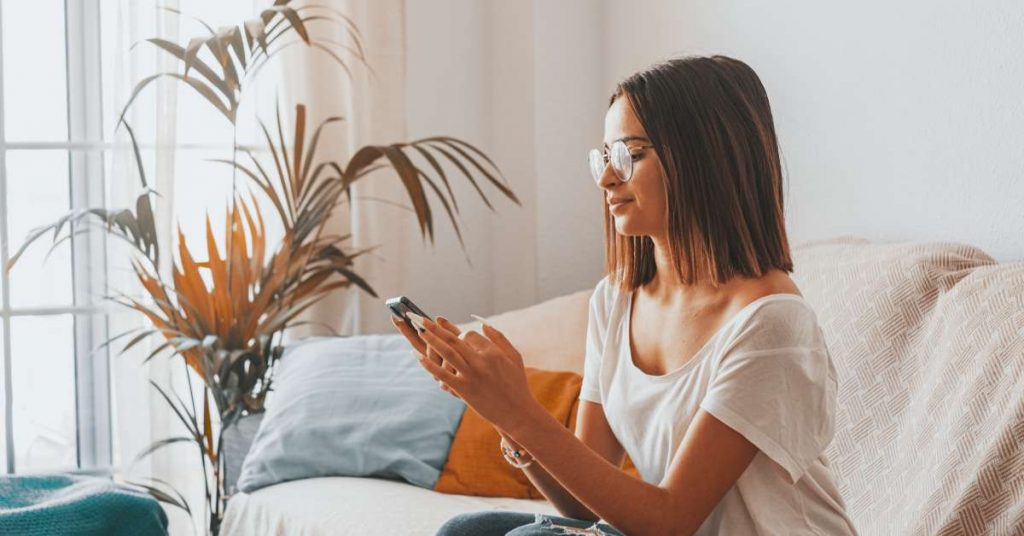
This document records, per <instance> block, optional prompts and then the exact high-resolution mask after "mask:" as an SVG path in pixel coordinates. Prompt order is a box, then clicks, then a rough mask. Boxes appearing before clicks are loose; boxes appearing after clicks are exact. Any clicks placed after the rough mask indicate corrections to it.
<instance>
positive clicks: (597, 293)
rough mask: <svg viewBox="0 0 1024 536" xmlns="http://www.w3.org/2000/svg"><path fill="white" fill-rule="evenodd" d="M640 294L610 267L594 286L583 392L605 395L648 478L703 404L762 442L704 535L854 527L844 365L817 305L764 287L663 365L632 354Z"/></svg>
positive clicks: (847, 531)
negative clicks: (835, 459) (845, 464)
mask: <svg viewBox="0 0 1024 536" xmlns="http://www.w3.org/2000/svg"><path fill="white" fill-rule="evenodd" d="M632 301H633V293H631V292H622V291H620V290H619V289H618V287H617V285H616V284H615V283H614V282H612V281H611V280H610V279H609V278H608V277H605V278H604V279H602V280H601V281H600V282H598V284H597V286H596V287H595V289H594V294H593V295H592V296H591V298H590V316H589V320H588V324H587V344H586V358H585V359H586V361H585V369H584V373H583V386H582V388H581V392H580V400H588V401H591V402H596V403H598V404H601V405H602V406H603V409H604V412H605V416H606V418H607V419H608V424H609V425H610V426H611V429H612V431H613V432H614V433H615V437H616V438H618V440H619V443H620V444H621V445H622V447H623V448H624V449H625V451H626V453H627V454H629V457H630V459H631V460H632V461H633V464H634V465H635V466H636V468H637V470H638V471H639V473H640V476H641V477H642V478H643V479H644V481H645V482H648V483H651V484H655V485H661V483H662V481H663V479H664V478H665V476H666V473H667V472H668V470H669V466H670V464H671V462H672V458H673V456H674V455H675V453H676V450H677V449H678V447H679V445H680V444H681V443H682V440H683V437H684V435H685V434H686V430H687V428H688V427H689V425H690V422H691V421H692V420H693V417H694V416H695V415H696V413H697V410H698V409H701V408H702V409H704V410H706V411H707V412H708V413H710V414H712V415H714V416H715V417H716V418H718V419H719V420H721V421H722V422H724V423H725V424H727V425H729V427H730V428H732V429H734V430H736V431H737V432H739V433H740V434H742V435H743V436H744V437H746V438H747V439H748V440H749V441H750V442H751V443H753V444H754V445H756V446H757V448H758V449H760V452H758V453H757V455H756V456H755V457H754V459H753V461H752V462H751V463H750V465H749V466H748V467H747V469H746V471H744V472H743V474H742V475H741V476H740V478H739V479H738V480H737V481H736V485H735V486H733V487H732V488H731V489H730V490H729V491H728V492H727V493H726V494H725V496H724V497H723V498H722V500H721V502H719V504H718V505H717V506H716V507H715V509H714V510H712V511H711V513H710V514H709V515H708V517H707V519H705V520H704V523H703V524H702V525H701V526H700V529H699V530H698V531H697V533H696V534H697V535H700V536H706V535H719V534H728V535H731V536H742V535H748V534H749V535H768V534H817V535H829V536H832V535H855V534H856V530H855V529H854V527H853V523H852V522H851V521H850V520H849V518H848V516H847V515H846V513H845V505H844V503H843V500H842V497H840V495H839V490H838V489H837V488H836V485H835V482H834V479H833V476H832V473H831V470H830V469H829V466H828V460H827V459H826V457H825V453H824V449H825V447H826V446H827V445H828V444H829V442H831V441H832V434H833V423H834V413H835V399H836V398H835V397H836V373H835V368H834V367H833V365H832V358H831V356H830V355H829V353H828V348H827V346H826V344H825V340H824V337H823V335H822V332H821V329H820V328H819V327H818V323H817V317H816V316H815V313H814V310H813V309H812V308H811V306H810V305H809V304H808V303H807V302H806V301H804V299H803V298H801V297H800V296H797V295H795V294H771V295H768V296H763V297H761V298H758V299H756V300H754V301H753V302H751V303H750V304H748V305H747V306H746V307H744V308H743V309H742V310H741V311H740V312H739V313H737V314H736V315H735V316H734V317H733V318H731V319H728V320H727V321H726V323H725V324H724V325H723V326H722V327H721V328H719V330H718V331H717V332H716V333H715V334H714V335H713V336H712V337H711V339H710V340H708V342H707V343H706V344H705V345H704V347H703V348H701V349H700V350H698V351H697V353H696V354H695V355H694V356H693V357H692V358H691V359H690V360H689V361H687V362H686V363H684V364H683V365H682V366H681V367H679V368H677V369H676V370H673V371H671V372H668V373H667V374H664V375H660V376H658V375H650V374H647V373H645V372H643V371H642V370H640V369H639V368H637V367H636V365H635V364H634V362H633V358H632V352H631V350H630V346H629V339H630V337H629V314H630V310H631V307H632Z"/></svg>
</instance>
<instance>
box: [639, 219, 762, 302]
mask: <svg viewBox="0 0 1024 536" xmlns="http://www.w3.org/2000/svg"><path fill="white" fill-rule="evenodd" d="M651 240H652V241H653V242H654V265H655V268H656V270H657V271H656V273H655V274H654V278H653V279H652V280H651V281H650V282H649V283H647V284H646V285H644V288H643V289H642V290H643V291H644V293H645V294H647V295H648V296H649V297H650V298H652V299H653V300H655V301H657V302H659V303H662V304H665V305H680V306H685V307H687V308H690V307H697V308H702V307H707V306H708V305H712V304H716V303H719V302H721V301H722V300H723V299H724V298H727V297H728V296H730V295H731V294H732V293H733V292H734V291H735V288H736V287H737V285H738V284H740V283H742V281H741V278H739V277H734V278H732V279H731V280H729V281H727V282H725V283H722V284H719V285H717V286H715V285H713V284H712V282H711V280H710V279H711V278H710V277H704V278H700V279H701V281H698V282H695V283H691V284H687V283H685V282H683V281H682V279H681V278H680V277H679V274H678V273H677V272H676V263H675V261H674V260H673V259H672V256H671V255H670V254H669V248H668V240H667V239H666V238H665V237H654V236H652V237H651Z"/></svg>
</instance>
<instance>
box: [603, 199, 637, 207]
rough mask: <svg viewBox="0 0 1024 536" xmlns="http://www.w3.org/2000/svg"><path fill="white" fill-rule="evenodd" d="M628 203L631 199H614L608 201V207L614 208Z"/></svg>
mask: <svg viewBox="0 0 1024 536" xmlns="http://www.w3.org/2000/svg"><path fill="white" fill-rule="evenodd" d="M630 201H632V199H628V198H625V197H614V198H612V199H609V200H608V206H610V207H614V206H618V205H622V204H625V203H629V202H630Z"/></svg>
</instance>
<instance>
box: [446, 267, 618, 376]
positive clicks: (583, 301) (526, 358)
mask: <svg viewBox="0 0 1024 536" xmlns="http://www.w3.org/2000/svg"><path fill="white" fill-rule="evenodd" d="M598 280H599V279H595V280H594V281H593V283H592V284H590V286H589V287H588V288H584V289H583V290H579V291H576V292H573V293H571V294H566V295H564V296H559V297H557V298H551V299H549V300H545V301H543V302H541V303H538V304H534V305H531V306H529V307H524V308H522V309H515V310H512V311H506V312H504V313H501V314H498V315H494V316H491V317H487V322H488V324H490V325H492V326H494V327H495V328H497V329H498V330H500V331H501V332H502V333H503V334H505V337H507V338H508V340H509V341H510V342H511V343H512V345H513V346H515V347H516V349H518V350H519V353H520V354H521V355H522V356H523V363H525V364H526V366H528V367H536V368H540V369H546V370H563V371H570V372H575V373H576V374H583V352H584V350H585V346H584V345H585V342H586V340H587V310H588V307H589V304H590V295H591V294H592V293H593V292H594V287H595V286H596V285H597V282H598ZM458 326H459V328H460V329H461V330H463V331H466V330H467V329H473V330H476V331H480V323H479V322H466V323H463V324H458Z"/></svg>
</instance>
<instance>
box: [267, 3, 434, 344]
mask: <svg viewBox="0 0 1024 536" xmlns="http://www.w3.org/2000/svg"><path fill="white" fill-rule="evenodd" d="M308 3H311V4H316V5H323V6H328V7H331V8H333V9H336V10H338V11H340V12H341V13H344V14H345V15H347V16H348V17H350V18H351V19H352V21H353V22H354V23H355V25H356V27H357V28H358V29H359V32H360V33H361V35H362V37H363V46H364V49H365V51H366V55H367V62H368V63H369V64H370V67H371V68H372V71H373V73H372V74H371V73H370V72H369V70H368V69H367V68H366V67H365V66H364V65H362V64H361V63H359V62H358V61H355V60H354V59H353V58H350V57H346V58H345V59H346V61H348V63H349V65H350V66H351V71H352V76H351V78H350V77H349V76H348V75H347V74H346V73H345V72H344V71H343V70H342V69H340V68H339V67H338V65H337V63H335V62H334V60H332V59H331V58H330V57H329V56H327V55H326V54H323V53H318V52H316V51H311V50H307V49H305V48H304V47H295V48H293V49H291V50H289V51H287V55H286V56H285V57H284V58H282V61H281V63H280V66H281V71H282V87H283V89H284V91H283V92H282V101H283V102H288V103H289V104H294V103H296V102H303V103H305V104H306V105H307V107H308V109H309V111H308V113H309V115H310V116H311V117H312V118H313V119H314V120H315V121H319V120H322V119H323V118H326V117H329V116H332V115H340V116H344V117H345V121H343V122H341V123H339V124H336V125H334V126H332V127H330V130H329V131H327V132H325V135H324V137H323V138H322V140H321V148H320V149H319V155H320V157H321V158H326V157H328V156H329V157H331V158H334V159H338V160H343V161H347V160H348V158H349V157H350V156H351V155H352V153H353V152H354V151H355V150H356V149H358V148H359V147H362V146H365V145H369V144H378V143H379V144H385V143H394V142H398V141H403V140H405V139H406V123H405V54H406V53H405V2H404V0H316V1H312V2H308ZM334 28H335V29H336V31H334V32H333V33H326V32H325V31H324V30H325V29H324V28H317V29H316V31H315V34H316V35H319V36H320V37H322V38H326V39H330V40H333V41H339V42H348V40H349V38H348V36H347V35H346V34H345V33H342V30H340V29H338V28H337V27H336V26H335V27H334ZM384 173H391V172H390V171H388V170H381V171H379V172H376V173H373V174H370V175H368V176H366V177H364V178H362V179H360V180H359V181H358V182H357V183H356V184H354V185H353V187H352V195H353V199H352V204H351V205H348V204H347V203H346V204H344V205H342V207H343V209H342V210H338V211H336V213H335V215H334V219H333V221H332V223H331V225H332V228H331V231H332V232H335V233H338V234H345V233H351V234H352V239H351V240H350V241H347V242H345V244H344V246H345V248H344V249H345V250H346V251H354V250H358V249H362V248H365V247H370V246H373V245H380V248H379V249H377V250H375V251H374V252H372V253H369V254H366V255H363V256H360V257H358V258H357V259H356V260H355V263H356V264H355V271H356V273H358V274H359V275H360V276H362V277H363V278H364V279H366V280H367V281H368V282H370V285H371V286H372V287H374V288H375V289H376V290H378V292H380V291H381V289H389V288H401V282H402V280H403V278H404V277H406V276H405V268H406V264H407V263H406V262H405V260H406V258H407V254H408V250H407V247H408V245H409V244H410V243H411V240H418V239H419V235H418V232H417V233H416V235H415V236H412V237H410V236H409V234H410V232H415V227H410V222H412V223H415V218H414V217H413V216H412V214H411V213H409V212H405V211H402V210H400V209H397V208H396V207H395V206H393V203H395V204H400V205H403V206H407V205H408V200H407V198H406V197H405V193H404V189H402V186H401V183H400V182H399V181H398V180H397V179H395V178H386V179H387V180H382V179H385V177H379V176H378V175H380V174H384ZM383 299H384V296H381V299H379V300H378V299H374V298H373V297H371V296H369V295H368V294H366V293H365V292H364V291H362V290H360V289H358V288H357V287H355V286H353V287H352V288H350V289H348V290H347V291H345V292H336V293H334V294H333V295H331V296H328V297H327V298H325V299H324V300H323V301H321V302H320V303H318V304H317V305H316V306H314V307H313V308H311V310H310V312H309V313H308V314H307V317H308V318H310V319H315V320H316V321H318V322H323V323H326V324H328V325H330V326H331V327H332V328H333V329H335V330H336V331H338V332H339V333H341V334H345V335H353V334H359V333H373V332H380V331H385V330H387V329H393V328H392V327H391V326H390V325H388V324H383V323H381V322H380V320H382V319H383V320H386V316H384V317H382V315H381V314H380V311H381V310H383V309H382V305H381V301H382V300H383ZM308 331H309V330H303V332H308ZM321 333H322V332H321ZM299 334H301V333H300V332H299V330H296V333H295V334H293V335H299Z"/></svg>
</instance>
